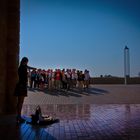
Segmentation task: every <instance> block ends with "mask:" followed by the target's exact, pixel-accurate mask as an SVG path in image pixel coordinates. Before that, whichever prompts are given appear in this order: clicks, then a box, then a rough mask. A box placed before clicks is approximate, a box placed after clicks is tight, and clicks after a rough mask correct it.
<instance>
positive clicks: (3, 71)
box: [0, 0, 20, 114]
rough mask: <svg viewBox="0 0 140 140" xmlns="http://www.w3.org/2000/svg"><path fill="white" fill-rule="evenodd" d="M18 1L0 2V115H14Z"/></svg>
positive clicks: (18, 31) (18, 30) (17, 48)
mask: <svg viewBox="0 0 140 140" xmlns="http://www.w3.org/2000/svg"><path fill="white" fill-rule="evenodd" d="M19 33H20V0H0V114H6V113H15V105H16V99H15V97H14V96H13V92H14V88H15V84H16V82H17V68H18V62H19V38H20V36H19Z"/></svg>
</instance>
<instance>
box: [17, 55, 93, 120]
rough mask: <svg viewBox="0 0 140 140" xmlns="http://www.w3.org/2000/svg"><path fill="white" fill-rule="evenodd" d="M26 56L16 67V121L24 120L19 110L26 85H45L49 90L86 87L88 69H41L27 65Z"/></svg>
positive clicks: (87, 84)
mask: <svg viewBox="0 0 140 140" xmlns="http://www.w3.org/2000/svg"><path fill="white" fill-rule="evenodd" d="M28 61H29V60H28V58H27V57H23V58H22V60H21V62H20V65H19V67H18V77H19V78H18V81H17V84H16V87H15V91H14V95H15V96H16V97H17V106H16V111H17V116H16V119H17V122H18V123H22V122H24V121H25V120H24V119H23V118H22V117H21V110H22V106H23V102H24V98H25V97H26V96H27V86H28V83H29V86H30V87H31V88H44V87H45V85H47V88H48V89H49V90H52V89H56V90H60V89H64V90H69V89H70V88H74V87H78V88H79V89H83V88H88V87H89V81H90V74H89V71H88V70H85V71H84V72H83V71H80V70H76V69H67V70H65V69H63V70H60V69H56V70H55V71H53V70H52V69H48V70H41V69H36V68H33V67H30V66H28Z"/></svg>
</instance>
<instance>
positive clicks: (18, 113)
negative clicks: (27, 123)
mask: <svg viewBox="0 0 140 140" xmlns="http://www.w3.org/2000/svg"><path fill="white" fill-rule="evenodd" d="M23 102H24V96H18V101H17V121H21V120H22V119H21V110H22V105H23Z"/></svg>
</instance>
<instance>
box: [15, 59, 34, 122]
mask: <svg viewBox="0 0 140 140" xmlns="http://www.w3.org/2000/svg"><path fill="white" fill-rule="evenodd" d="M27 64H28V58H27V57H23V58H22V60H21V62H20V65H19V68H18V77H19V80H18V83H17V85H16V88H15V93H14V95H15V96H16V97H17V108H16V110H17V122H23V121H24V119H22V117H21V109H22V105H23V102H24V98H25V97H26V96H27V83H28V73H27V69H28V68H29V69H33V68H31V67H29V66H27Z"/></svg>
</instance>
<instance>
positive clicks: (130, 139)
mask: <svg viewBox="0 0 140 140" xmlns="http://www.w3.org/2000/svg"><path fill="white" fill-rule="evenodd" d="M40 107H41V109H42V113H43V114H44V115H51V116H53V117H55V118H58V119H60V122H59V123H55V124H52V125H49V126H45V127H44V128H35V129H32V131H33V132H32V133H33V137H34V138H36V139H37V137H39V135H40V133H45V134H44V135H45V136H44V137H45V138H46V139H47V138H49V139H60V140H62V139H71V140H73V139H78V140H79V139H80V140H87V139H88V140H140V104H101V105H99V104H98V105H96V104H63V105H61V104H49V105H40ZM35 108H36V106H35V105H24V106H23V110H22V114H24V115H26V116H30V115H31V114H32V113H34V111H35ZM26 125H27V124H26ZM29 127H31V126H30V125H29ZM34 130H35V131H34ZM36 131H37V132H36ZM36 133H39V134H36Z"/></svg>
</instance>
